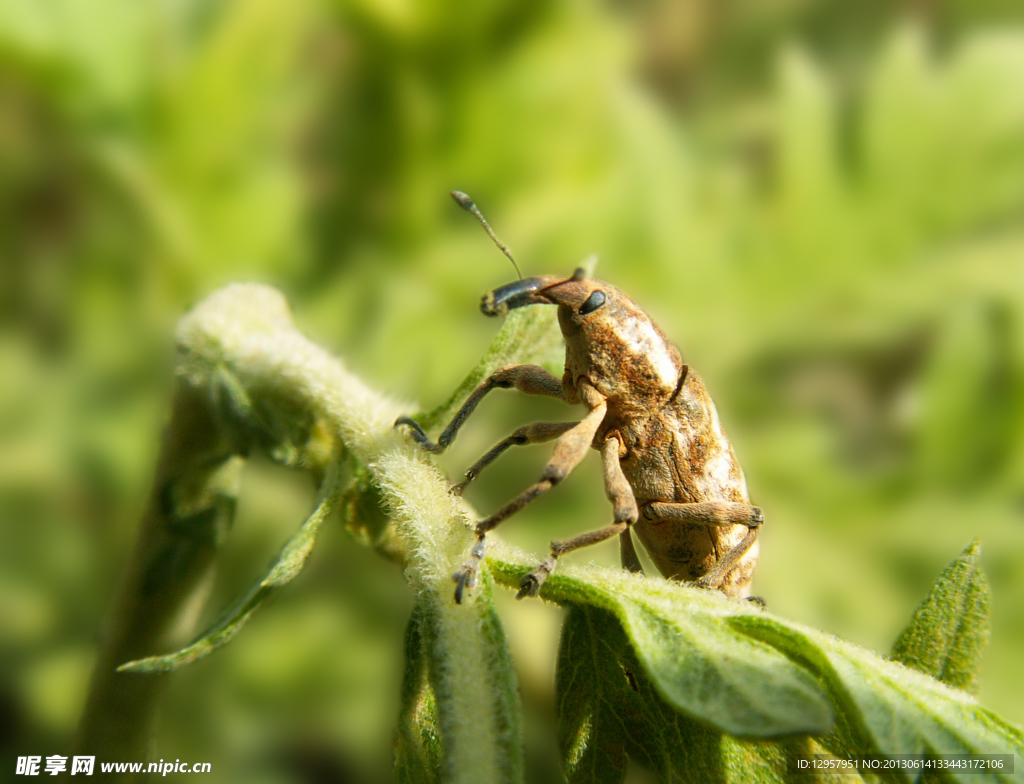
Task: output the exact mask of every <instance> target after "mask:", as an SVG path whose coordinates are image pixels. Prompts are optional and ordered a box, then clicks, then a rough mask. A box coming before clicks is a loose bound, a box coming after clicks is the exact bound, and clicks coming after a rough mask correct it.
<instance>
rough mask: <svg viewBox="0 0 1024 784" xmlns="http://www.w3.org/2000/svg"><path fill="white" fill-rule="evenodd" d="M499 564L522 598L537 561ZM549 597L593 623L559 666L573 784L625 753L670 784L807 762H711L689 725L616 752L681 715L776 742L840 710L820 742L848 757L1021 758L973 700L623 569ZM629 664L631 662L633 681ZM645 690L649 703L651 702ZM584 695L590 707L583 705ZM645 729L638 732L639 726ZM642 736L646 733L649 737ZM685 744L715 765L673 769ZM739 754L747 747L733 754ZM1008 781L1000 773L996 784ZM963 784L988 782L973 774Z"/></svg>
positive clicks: (563, 580) (761, 758)
mask: <svg viewBox="0 0 1024 784" xmlns="http://www.w3.org/2000/svg"><path fill="white" fill-rule="evenodd" d="M491 556H492V560H491V561H490V564H491V567H492V568H493V569H494V570H495V574H496V575H497V578H498V580H499V581H500V582H501V583H502V584H504V585H507V586H509V587H518V581H519V579H520V578H521V577H522V576H523V574H524V573H525V571H526V570H527V565H529V563H530V562H529V561H528V560H526V559H525V558H524V557H523V556H522V555H521V554H519V553H513V551H512V550H511V548H507V547H506V548H504V549H502V550H499V549H498V548H497V547H493V546H492V550H491ZM497 556H500V558H501V560H499V558H498V557H497ZM542 596H543V597H544V598H547V599H551V600H553V601H556V602H559V603H561V604H567V605H570V606H572V607H574V608H578V609H577V611H576V612H578V613H579V612H581V613H583V614H582V615H580V614H577V615H575V616H571V620H570V623H569V624H568V625H567V627H566V631H565V636H564V638H563V648H562V653H561V658H560V663H559V666H560V675H559V694H560V705H561V706H562V708H563V711H565V713H564V715H563V717H562V723H561V734H562V741H563V749H564V751H565V753H566V764H567V769H568V770H569V771H570V772H572V773H573V775H574V776H576V778H573V781H605V780H612V781H614V780H617V779H614V778H610V779H604V778H599V777H598V778H595V777H591V778H587V771H588V770H591V771H592V770H597V769H598V768H599V767H600V766H598V765H597V764H596V762H595V761H596V760H598V759H601V758H606V759H609V760H611V761H612V763H613V764H612V767H613V768H615V767H616V766H619V765H621V760H622V753H623V752H624V753H626V754H627V755H628V756H630V757H633V758H635V759H637V760H638V761H639V762H642V763H643V764H645V765H647V766H649V767H652V768H654V769H655V770H659V771H662V772H663V773H664V775H665V777H666V780H671V779H672V776H674V775H676V774H675V773H673V772H672V771H676V772H678V771H679V770H680V767H679V766H681V765H685V766H690V765H691V763H692V764H694V765H697V766H698V767H699V766H700V764H705V763H707V764H710V763H708V760H709V759H712V757H713V755H714V754H716V753H718V754H721V755H723V757H722V758H723V759H726V758H728V759H730V760H732V762H729V763H728V764H729V765H736V766H739V767H738V768H737V770H740V769H746V768H744V766H749V765H755V766H763V767H764V771H774V773H772V774H771V776H768V774H767V773H765V772H762V773H758V774H756V775H755V774H754V773H751V772H750V770H748V772H747V773H744V774H741V775H740V776H739V778H738V779H737V780H746V779H745V777H747V776H748V775H749V776H750V777H752V778H753V779H756V780H772V777H773V776H776V775H779V776H781V775H782V772H783V771H784V769H785V766H784V765H783V764H782V760H785V759H786V758H787V757H788V756H790V755H792V754H794V753H796V751H797V750H798V747H794V746H792V745H787V744H789V743H791V742H790V741H780V744H781V745H776V746H772V745H771V744H765V743H764V742H762V745H761V746H757V745H756V744H754V745H751V744H750V742H747V745H746V746H744V745H743V742H742V741H735V739H734V740H730V741H728V743H726V742H725V741H722V742H721V743H719V748H718V750H717V751H709V750H708V749H709V748H710V746H707V744H708V743H711V741H707V740H705V741H701V740H698V739H696V738H697V737H698V736H692V733H693V732H695V731H696V730H693V729H692V728H690V727H689V725H687V726H686V728H684V729H685V731H684V729H677V730H673V732H676V733H677V735H678V737H676V738H674V739H670V738H668V737H666V738H664V739H663V740H661V741H647V740H645V741H644V742H643V743H633V742H632V741H631V742H629V743H626V742H624V741H623V742H622V744H621V748H620V746H619V745H617V739H621V738H627V739H632V738H636V737H648V736H650V735H651V734H652V732H654V730H652V729H651V727H654V726H655V725H657V724H658V722H661V724H662V725H664V726H670V725H666V724H665V721H666V718H665V717H666V716H671V715H672V714H675V715H680V716H682V717H683V719H685V720H687V721H690V722H693V720H697V721H698V722H699V723H700V724H703V725H705V726H706V727H708V726H709V727H711V728H714V729H715V730H718V731H725V732H727V733H730V734H732V735H734V736H743V735H745V736H748V737H752V738H753V737H761V738H771V737H775V736H780V735H784V734H789V735H794V734H796V733H802V732H803V733H812V734H821V733H825V732H828V731H829V728H830V724H831V722H830V718H831V715H832V711H833V710H834V712H835V718H836V723H835V726H834V729H833V731H832V732H831V734H829V735H828V736H825V737H823V738H822V739H821V740H820V743H821V746H822V747H824V749H825V750H827V752H830V753H832V754H835V755H837V756H843V757H845V756H848V755H860V754H871V753H874V754H885V755H896V754H965V753H974V754H1006V753H1015V754H1024V734H1022V733H1021V731H1020V730H1018V729H1016V728H1015V727H1013V726H1011V725H1009V724H1007V723H1006V722H1004V721H1003V720H1002V719H1000V718H999V717H997V716H995V715H994V714H993V713H991V712H990V711H987V710H985V709H984V708H982V707H980V706H979V705H978V704H977V703H976V702H975V701H974V699H973V698H972V697H971V696H970V695H969V694H966V693H965V692H962V691H958V690H955V689H951V688H950V687H949V686H947V685H945V684H943V683H941V682H939V681H937V680H935V679H934V678H931V677H929V676H927V675H924V674H922V673H920V672H917V671H915V670H911V669H909V668H907V667H904V666H903V665H901V664H898V663H895V662H891V661H888V660H886V659H884V658H883V657H881V656H879V655H878V654H876V653H873V652H871V651H868V650H865V649H863V648H860V647H858V646H856V645H853V644H851V643H848V642H845V641H843V640H839V639H837V638H835V637H832V636H831V635H828V634H825V633H824V632H819V631H816V630H814V629H809V628H807V627H804V626H801V625H800V624H797V623H793V622H791V621H786V620H784V619H781V618H778V617H775V616H773V615H771V614H770V613H767V612H764V611H762V610H758V609H754V608H753V607H751V606H749V605H747V604H746V603H743V602H735V601H732V600H729V599H726V598H725V597H723V596H719V595H718V594H716V593H714V592H709V591H701V590H698V589H695V588H691V587H689V586H685V585H680V584H677V583H671V582H669V581H666V580H662V579H660V578H651V577H643V576H637V575H631V574H628V573H626V572H620V571H616V570H609V569H602V568H598V567H579V566H566V567H563V568H561V569H560V570H559V571H558V572H556V573H555V574H553V575H552V576H551V577H550V578H549V579H548V581H547V583H545V585H544V588H543V589H542ZM584 621H586V627H585V624H584ZM617 635H618V636H617ZM626 643H628V645H627V644H626ZM630 656H632V657H635V658H634V659H632V661H635V662H636V664H635V667H636V669H635V671H634V670H633V669H631V667H630V664H629V662H630V661H631V659H630ZM626 671H629V672H630V676H631V677H630V676H626V675H625V672H626ZM630 681H632V682H633V683H635V685H636V690H635V691H634V694H636V695H639V696H637V697H630V696H629V694H627V693H626V691H625V689H626V688H630V689H631V690H632V684H631V683H630ZM648 681H649V683H650V686H651V690H650V691H649V692H645V690H644V689H645V687H644V685H643V684H644V683H646V682H648ZM624 683H625V684H627V685H626V686H624V685H623V684H624ZM584 693H585V694H588V695H589V696H588V697H586V698H584V697H583V696H581V695H583V694H584ZM826 693H827V696H826ZM566 695H573V696H572V699H571V700H566V699H565V697H566ZM638 700H639V701H638ZM659 701H661V703H663V704H664V705H665V706H668V708H670V709H671V710H670V712H669V713H666V714H665V715H664V716H662V717H661V718H652V717H657V715H658V713H657V712H658V710H659V709H660V708H659ZM631 717H632V718H631ZM638 717H639V718H638ZM637 720H640V721H641V724H640V725H634V724H630V722H631V721H637ZM634 726H640V727H647V729H644V730H643V731H642V732H641V731H639V730H636V729H634ZM695 726H699V724H698V725H695ZM680 727H682V725H680ZM661 731H662V730H658V732H661ZM623 733H625V734H623ZM688 733H689V734H688ZM679 743H682V744H684V745H685V746H686V748H687V749H688V751H687V752H686V753H687V754H691V755H699V754H704V755H712V756H706V757H705V758H704V762H703V763H697V762H694V761H693V760H692V759H691V760H689V761H682V762H680V761H678V760H676V759H675V757H672V756H671V755H672V754H678V753H681V752H675V751H673V750H672V746H673V744H679ZM702 743H703V744H705V746H702V745H701V744H702ZM734 743H740V745H739V746H735V747H734V746H729V744H734ZM591 744H592V745H591ZM726 746H729V750H728V752H727V751H726V750H723V749H726ZM701 749H703V751H701ZM757 749H760V750H757ZM800 753H801V754H806V753H813V752H810V751H804V752H800ZM665 755H670V756H668V757H666V756H665ZM729 755H732V756H729ZM751 755H753V756H751ZM725 764H726V763H725V762H723V763H721V764H719V763H717V762H716V763H714V764H713V765H712V769H716V768H715V765H717V766H718V767H717V769H720V770H721V769H724V768H723V767H722V766H723V765H725ZM609 775H610V774H609ZM964 775H965V774H963V773H954V774H951V777H952V778H953V779H955V780H959V778H960V777H961V776H964ZM765 776H768V778H767V779H766V778H765ZM1010 776H1011V774H993V777H992V780H1009V777H1010ZM686 777H687V778H691V777H692V776H691V774H686ZM716 780H718V779H716ZM801 780H803V779H802V778H801ZM964 781H974V782H977V781H979V779H977V778H976V775H975V774H972V775H970V776H969V777H967V778H964Z"/></svg>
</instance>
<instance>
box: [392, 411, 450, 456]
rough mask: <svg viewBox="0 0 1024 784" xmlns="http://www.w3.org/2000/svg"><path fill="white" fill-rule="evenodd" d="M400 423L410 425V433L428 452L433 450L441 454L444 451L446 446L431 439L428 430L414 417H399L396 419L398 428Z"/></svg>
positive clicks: (434, 452) (436, 453)
mask: <svg viewBox="0 0 1024 784" xmlns="http://www.w3.org/2000/svg"><path fill="white" fill-rule="evenodd" d="M399 425H408V426H409V435H411V436H412V440H413V441H415V442H416V443H417V444H419V445H420V446H421V447H423V448H424V449H426V450H427V451H428V452H431V453H433V454H435V455H439V454H441V453H442V452H443V451H444V447H443V446H441V445H440V444H435V443H434V442H433V441H431V440H430V438H429V436H427V434H426V432H425V431H424V430H423V428H422V427H420V423H419V422H417V421H416V420H415V419H413V418H412V417H407V416H400V417H398V419H396V420H395V427H396V428H397V427H398V426H399Z"/></svg>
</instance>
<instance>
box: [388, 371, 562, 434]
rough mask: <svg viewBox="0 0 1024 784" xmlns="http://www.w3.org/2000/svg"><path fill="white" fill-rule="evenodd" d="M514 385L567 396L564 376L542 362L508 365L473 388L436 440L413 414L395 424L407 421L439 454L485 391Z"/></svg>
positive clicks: (537, 392) (522, 389) (527, 391)
mask: <svg viewBox="0 0 1024 784" xmlns="http://www.w3.org/2000/svg"><path fill="white" fill-rule="evenodd" d="M512 388H515V389H518V390H519V391H520V392H522V393H523V394H526V395H545V396H547V397H555V398H558V399H559V400H563V401H564V400H565V399H566V398H565V392H564V391H563V389H562V382H561V380H560V379H558V378H556V377H555V376H553V375H551V374H550V373H548V371H546V370H545V369H544V368H542V367H541V366H540V365H506V366H505V367H502V368H498V369H497V370H495V371H494V372H493V373H492V374H491V375H490V376H488V377H487V378H486V379H484V381H483V382H482V383H481V384H480V386H478V387H477V388H476V389H474V390H473V392H472V394H471V395H470V396H469V397H468V398H466V402H465V403H463V404H462V408H460V409H459V410H458V412H457V413H456V414H455V416H454V417H453V418H452V421H451V422H449V423H448V427H446V428H445V429H444V432H442V433H441V437H440V438H438V439H437V443H434V442H433V441H431V440H430V438H428V437H427V434H426V433H425V432H424V431H423V428H422V427H420V425H419V423H417V422H416V421H414V420H413V419H411V418H410V417H407V416H402V417H399V418H398V419H396V420H395V427H398V426H399V425H408V426H409V427H410V428H411V430H410V431H409V433H410V435H411V436H412V437H413V440H415V441H416V443H417V444H419V445H420V446H422V447H423V448H424V449H426V450H427V451H428V452H433V453H434V454H440V453H441V452H443V451H444V450H445V449H447V448H448V447H449V446H450V445H451V443H452V441H453V440H454V438H455V434H456V433H458V432H459V428H460V427H462V423H463V422H465V421H466V418H467V417H468V416H469V415H470V414H472V413H473V410H474V409H475V408H476V407H477V405H478V404H479V403H480V401H481V400H483V398H484V395H486V394H487V393H488V392H490V391H491V390H492V389H512ZM566 402H568V401H566Z"/></svg>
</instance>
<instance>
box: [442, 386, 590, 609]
mask: <svg viewBox="0 0 1024 784" xmlns="http://www.w3.org/2000/svg"><path fill="white" fill-rule="evenodd" d="M581 386H582V389H581V390H580V391H581V398H582V400H583V402H584V403H586V405H587V406H588V407H589V408H590V412H589V413H588V414H587V415H586V416H585V417H583V419H581V420H580V421H579V422H578V423H576V424H575V425H574V426H573V427H572V428H571V429H569V430H567V431H565V432H564V433H563V434H562V435H561V436H560V437H559V439H558V441H556V442H555V453H554V454H553V455H552V456H551V460H549V461H548V464H547V465H546V466H545V467H544V472H543V473H542V474H541V477H540V481H539V482H537V483H536V484H534V485H532V486H530V487H528V488H527V489H526V490H524V491H523V492H522V493H520V494H519V495H518V496H517V497H515V498H513V499H512V500H511V501H509V502H508V503H507V504H505V506H503V507H502V508H501V509H499V510H498V511H497V512H495V513H494V514H492V515H491V516H490V517H488V518H487V519H486V520H481V521H480V522H479V523H477V525H476V535H477V543H476V544H475V545H474V546H473V549H472V550H471V551H470V556H469V559H468V560H467V561H466V562H465V563H464V564H463V565H462V567H461V568H460V569H459V570H458V571H457V572H455V574H454V575H452V579H454V580H455V583H456V585H455V602H456V603H461V602H462V594H463V591H465V590H466V589H467V588H472V587H473V585H475V583H476V573H477V570H478V568H479V566H480V561H481V560H483V557H484V537H485V536H486V535H487V532H488V531H490V530H491V529H492V528H495V527H497V526H498V525H499V524H500V523H502V522H503V521H504V520H507V519H508V518H509V517H511V516H512V515H514V514H515V513H516V512H518V511H519V510H520V509H522V508H523V507H524V506H526V505H527V504H528V503H530V502H531V501H533V500H534V499H536V498H537V497H538V496H540V495H543V494H544V493H546V492H547V491H548V490H550V489H551V488H552V487H554V486H555V485H557V484H558V483H559V482H561V481H562V480H563V479H565V477H567V476H568V475H569V473H570V472H571V471H572V470H573V469H574V468H575V467H576V466H577V465H579V463H580V461H581V460H582V459H583V458H584V456H586V454H587V449H589V448H590V445H591V443H593V440H594V435H595V434H596V433H597V429H598V428H599V427H600V426H601V422H602V420H603V419H604V415H605V412H606V411H607V410H608V405H607V403H605V400H604V397H603V396H602V395H601V394H600V393H599V392H597V390H595V389H594V388H593V387H591V386H590V385H589V384H586V383H585V382H584V384H582V385H581Z"/></svg>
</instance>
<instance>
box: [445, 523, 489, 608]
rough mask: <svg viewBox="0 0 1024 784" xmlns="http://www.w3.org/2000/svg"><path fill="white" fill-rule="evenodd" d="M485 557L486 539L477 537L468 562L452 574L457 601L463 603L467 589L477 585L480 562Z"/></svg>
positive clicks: (470, 589)
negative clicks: (463, 596)
mask: <svg viewBox="0 0 1024 784" xmlns="http://www.w3.org/2000/svg"><path fill="white" fill-rule="evenodd" d="M483 559H484V539H483V537H480V538H479V539H477V541H476V544H474V545H473V549H472V550H470V551H469V558H467V559H466V562H465V563H464V564H462V566H461V567H459V569H458V571H456V572H455V574H453V575H452V579H453V580H454V581H455V603H456V604H462V594H463V593H465V592H466V591H467V590H469V591H472V590H473V588H474V587H475V586H476V573H477V570H478V569H479V567H480V562H481V561H482V560H483Z"/></svg>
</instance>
